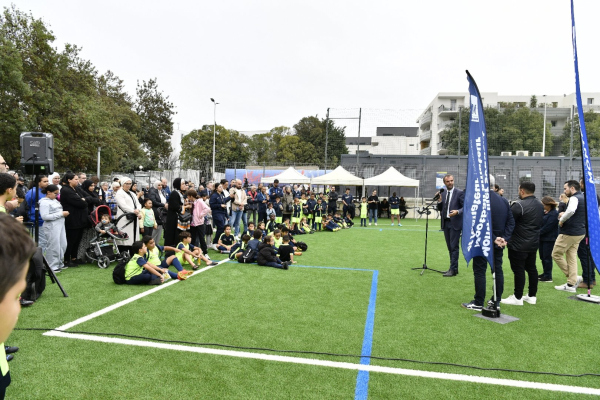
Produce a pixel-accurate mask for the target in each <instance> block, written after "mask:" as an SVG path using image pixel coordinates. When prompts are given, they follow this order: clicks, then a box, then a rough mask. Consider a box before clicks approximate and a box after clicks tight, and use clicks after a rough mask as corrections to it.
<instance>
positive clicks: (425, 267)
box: [411, 197, 445, 276]
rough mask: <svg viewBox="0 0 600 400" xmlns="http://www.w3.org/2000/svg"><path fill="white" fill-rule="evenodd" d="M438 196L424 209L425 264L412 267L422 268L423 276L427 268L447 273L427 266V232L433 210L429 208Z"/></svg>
mask: <svg viewBox="0 0 600 400" xmlns="http://www.w3.org/2000/svg"><path fill="white" fill-rule="evenodd" d="M437 199H438V197H434V198H433V200H432V201H431V203H429V204H427V205H426V206H425V207H424V208H423V211H424V212H425V221H426V222H425V260H424V261H423V266H422V267H421V268H411V269H412V270H416V269H420V270H421V276H423V273H424V272H425V270H426V269H427V270H429V271H435V272H439V273H440V274H443V273H445V271H438V270H437V269H433V268H429V267H428V266H427V236H428V235H427V234H428V233H429V214H431V212H430V211H429V209H430V208H431V207H433V203H434V202H435V201H437Z"/></svg>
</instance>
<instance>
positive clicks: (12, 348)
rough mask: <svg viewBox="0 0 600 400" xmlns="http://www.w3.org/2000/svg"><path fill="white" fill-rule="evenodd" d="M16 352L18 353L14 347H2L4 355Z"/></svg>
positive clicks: (17, 349)
mask: <svg viewBox="0 0 600 400" xmlns="http://www.w3.org/2000/svg"><path fill="white" fill-rule="evenodd" d="M17 351H19V348H18V347H15V346H4V352H5V353H6V354H12V353H16V352H17Z"/></svg>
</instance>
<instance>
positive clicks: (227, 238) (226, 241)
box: [217, 225, 236, 254]
mask: <svg viewBox="0 0 600 400" xmlns="http://www.w3.org/2000/svg"><path fill="white" fill-rule="evenodd" d="M235 243H236V240H235V237H234V236H233V235H232V234H231V226H230V225H225V231H224V232H223V233H222V234H221V237H220V238H219V241H218V242H217V250H219V251H220V252H221V254H229V252H230V251H231V248H232V247H233V245H234V244H235Z"/></svg>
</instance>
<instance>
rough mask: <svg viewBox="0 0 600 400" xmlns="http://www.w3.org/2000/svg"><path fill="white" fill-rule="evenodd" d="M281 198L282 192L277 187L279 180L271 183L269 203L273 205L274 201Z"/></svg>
mask: <svg viewBox="0 0 600 400" xmlns="http://www.w3.org/2000/svg"><path fill="white" fill-rule="evenodd" d="M277 197H279V198H283V190H281V188H280V187H279V179H275V180H274V181H273V186H272V187H271V188H270V189H269V201H270V202H271V203H275V199H276V198H277Z"/></svg>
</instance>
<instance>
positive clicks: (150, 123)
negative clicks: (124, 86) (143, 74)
mask: <svg viewBox="0 0 600 400" xmlns="http://www.w3.org/2000/svg"><path fill="white" fill-rule="evenodd" d="M136 95H137V99H136V101H135V105H134V109H135V112H136V113H137V114H138V116H139V117H140V130H139V133H138V138H139V141H140V143H141V144H142V145H143V146H144V148H145V149H146V152H147V154H148V157H149V158H150V159H151V160H153V162H154V167H156V166H158V164H159V163H162V162H165V161H166V160H168V158H169V156H170V155H171V153H172V152H173V148H172V147H171V142H170V139H171V136H172V135H173V121H172V120H171V117H172V116H173V115H174V114H176V112H175V111H174V108H175V107H174V106H173V103H171V102H170V101H169V96H165V95H164V94H163V93H162V92H161V91H159V90H158V84H157V82H156V79H150V80H149V81H148V82H146V81H142V83H141V84H140V83H139V82H138V84H137V88H136Z"/></svg>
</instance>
